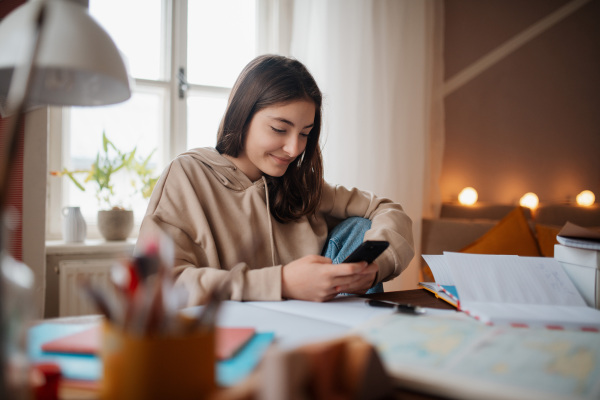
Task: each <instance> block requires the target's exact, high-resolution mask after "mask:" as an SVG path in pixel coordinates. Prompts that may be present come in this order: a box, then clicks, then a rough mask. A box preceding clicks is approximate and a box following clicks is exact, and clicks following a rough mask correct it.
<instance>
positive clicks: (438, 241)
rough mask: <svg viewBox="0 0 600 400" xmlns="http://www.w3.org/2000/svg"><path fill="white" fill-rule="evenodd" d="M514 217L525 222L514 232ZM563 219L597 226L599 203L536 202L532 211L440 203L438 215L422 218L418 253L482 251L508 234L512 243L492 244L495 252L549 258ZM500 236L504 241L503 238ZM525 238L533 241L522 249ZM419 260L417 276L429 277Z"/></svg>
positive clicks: (599, 210) (599, 225)
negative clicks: (494, 246)
mask: <svg viewBox="0 0 600 400" xmlns="http://www.w3.org/2000/svg"><path fill="white" fill-rule="evenodd" d="M508 219H511V221H508ZM515 219H521V220H522V221H525V223H524V224H523V223H522V224H521V226H523V225H525V228H523V229H521V231H520V232H515V229H517V228H515V227H516V226H517V225H516V223H515ZM567 221H570V222H572V223H574V224H576V225H580V226H584V227H592V228H595V227H600V206H599V205H598V204H595V205H593V206H591V207H581V206H576V205H570V204H540V206H539V207H538V208H537V209H536V210H535V211H534V212H532V211H531V210H530V209H528V208H523V207H518V206H515V205H503V204H480V203H478V204H475V205H473V206H464V205H461V204H458V203H444V204H443V205H442V207H441V212H440V217H439V218H433V219H428V218H425V219H423V221H422V222H423V224H422V235H421V252H422V254H442V253H443V252H444V251H465V252H473V253H475V252H485V251H479V250H481V249H482V246H485V244H489V243H490V241H494V240H497V239H498V236H499V235H504V236H508V235H510V236H511V238H510V239H511V240H512V243H513V244H512V245H511V244H510V243H509V241H507V242H504V243H503V244H501V245H499V246H500V247H496V248H500V249H501V250H500V251H498V252H497V253H500V254H518V255H534V256H535V255H537V256H545V257H552V256H553V251H554V250H553V249H554V244H555V243H556V234H557V233H558V232H559V231H560V229H561V228H562V226H564V224H565V223H566V222H567ZM519 235H521V236H519ZM493 236H495V237H493ZM500 239H501V240H502V239H507V240H508V238H506V237H505V238H500ZM528 241H529V242H531V243H534V244H531V243H529V244H530V246H529V249H527V248H524V247H526V246H527V243H526V242H528ZM483 242H486V243H485V244H484V243H483ZM512 246H516V247H519V248H518V249H517V248H512ZM534 246H535V247H537V249H535V248H534ZM470 250H472V251H470ZM421 261H422V263H421V265H422V276H421V279H423V280H433V278H432V277H431V272H430V271H429V268H428V267H427V265H426V263H425V262H424V261H423V260H422V259H421Z"/></svg>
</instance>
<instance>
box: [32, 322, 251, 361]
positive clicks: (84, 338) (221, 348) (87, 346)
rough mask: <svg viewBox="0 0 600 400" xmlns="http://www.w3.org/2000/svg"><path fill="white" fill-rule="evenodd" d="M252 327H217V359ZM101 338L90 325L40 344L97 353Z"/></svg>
mask: <svg viewBox="0 0 600 400" xmlns="http://www.w3.org/2000/svg"><path fill="white" fill-rule="evenodd" d="M254 333H255V329H254V328H237V327H236V328H230V327H228V328H223V327H217V330H216V336H215V346H216V350H215V351H216V355H217V360H219V361H220V360H227V359H228V358H231V357H233V356H234V355H235V354H236V353H237V351H239V350H240V349H241V348H242V347H243V346H244V345H245V344H246V343H248V341H249V340H250V339H251V338H252V336H254ZM101 339H102V327H101V326H100V325H95V326H92V327H91V328H87V329H84V330H82V331H79V332H75V333H71V334H68V335H66V336H63V337H59V338H57V339H54V340H50V341H48V342H46V343H43V344H42V351H43V352H46V353H67V354H98V353H99V350H100V344H101V343H100V341H101Z"/></svg>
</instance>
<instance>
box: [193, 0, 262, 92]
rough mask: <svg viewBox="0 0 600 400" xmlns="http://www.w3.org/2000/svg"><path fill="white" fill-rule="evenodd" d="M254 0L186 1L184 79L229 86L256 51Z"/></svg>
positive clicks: (194, 82)
mask: <svg viewBox="0 0 600 400" xmlns="http://www.w3.org/2000/svg"><path fill="white" fill-rule="evenodd" d="M255 9H256V2H255V1H253V0H219V1H215V0H190V1H189V3H188V43H187V45H188V73H187V75H188V81H189V82H190V83H193V84H199V85H208V86H221V87H232V86H233V84H234V82H235V79H236V78H237V76H238V75H239V73H240V71H241V70H242V68H244V66H245V65H246V64H247V63H248V62H250V60H251V59H252V58H254V57H255V55H256V23H255V20H256V18H255V14H256V10H255Z"/></svg>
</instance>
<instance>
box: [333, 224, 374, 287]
mask: <svg viewBox="0 0 600 400" xmlns="http://www.w3.org/2000/svg"><path fill="white" fill-rule="evenodd" d="M369 229H371V221H370V220H368V219H366V218H360V217H350V218H348V219H345V220H344V221H342V222H340V223H339V224H338V225H337V226H336V227H335V228H333V229H332V230H331V232H330V233H329V237H328V238H327V243H325V248H324V249H323V253H322V254H323V255H324V256H325V257H329V258H331V260H333V263H334V264H339V263H341V262H342V261H344V260H345V259H346V257H348V256H349V255H350V254H351V253H352V252H353V251H354V250H355V249H356V248H357V247H358V246H359V245H360V244H361V243H362V242H363V240H364V238H365V232H367V231H368V230H369ZM367 293H383V284H382V283H381V282H379V283H378V284H376V285H375V286H373V287H372V288H370V289H369V290H368V291H367Z"/></svg>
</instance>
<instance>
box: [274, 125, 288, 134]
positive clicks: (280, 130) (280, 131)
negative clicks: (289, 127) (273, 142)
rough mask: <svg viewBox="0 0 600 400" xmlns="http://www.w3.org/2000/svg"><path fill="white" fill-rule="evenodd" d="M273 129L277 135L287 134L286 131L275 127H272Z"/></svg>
mask: <svg viewBox="0 0 600 400" xmlns="http://www.w3.org/2000/svg"><path fill="white" fill-rule="evenodd" d="M271 129H273V131H274V132H277V133H285V129H277V128H275V127H274V126H272V127H271Z"/></svg>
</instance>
